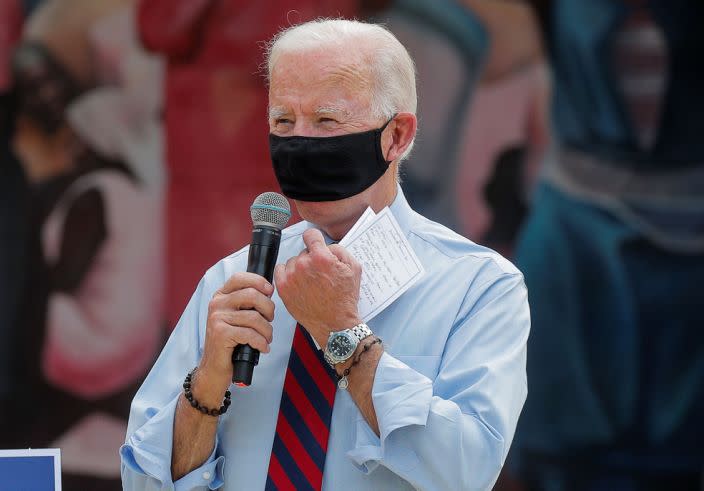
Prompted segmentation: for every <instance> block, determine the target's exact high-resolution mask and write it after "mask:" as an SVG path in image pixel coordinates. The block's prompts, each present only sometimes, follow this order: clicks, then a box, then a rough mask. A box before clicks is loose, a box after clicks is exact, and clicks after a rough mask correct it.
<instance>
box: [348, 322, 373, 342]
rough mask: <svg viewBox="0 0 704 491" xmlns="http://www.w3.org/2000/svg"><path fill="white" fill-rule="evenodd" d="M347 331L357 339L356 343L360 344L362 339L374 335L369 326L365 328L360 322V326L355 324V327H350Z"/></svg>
mask: <svg viewBox="0 0 704 491" xmlns="http://www.w3.org/2000/svg"><path fill="white" fill-rule="evenodd" d="M347 330H348V331H350V332H351V333H352V334H353V335H354V336H355V337H356V338H357V343H359V342H361V341H362V339H364V338H366V337H369V336H371V335H372V334H374V333H373V332H372V330H371V329H369V326H367V325H366V324H365V323H364V322H362V323H361V324H357V325H356V326H354V327H351V328H349V329H347Z"/></svg>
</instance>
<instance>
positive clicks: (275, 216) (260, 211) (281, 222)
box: [249, 191, 291, 230]
mask: <svg viewBox="0 0 704 491" xmlns="http://www.w3.org/2000/svg"><path fill="white" fill-rule="evenodd" d="M249 211H250V213H251V215H252V223H253V224H254V226H255V227H256V226H260V225H268V226H270V227H274V228H276V229H278V230H281V229H282V228H284V227H285V226H286V224H287V223H288V220H289V218H291V205H289V204H288V200H287V199H286V198H284V197H283V196H281V195H280V194H279V193H273V192H271V191H270V192H266V193H262V194H260V195H259V196H257V197H256V198H255V200H254V203H252V206H251V207H250V209H249Z"/></svg>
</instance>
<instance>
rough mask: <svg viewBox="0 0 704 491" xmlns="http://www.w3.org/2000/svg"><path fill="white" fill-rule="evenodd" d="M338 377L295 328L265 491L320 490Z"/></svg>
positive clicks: (317, 350)
mask: <svg viewBox="0 0 704 491" xmlns="http://www.w3.org/2000/svg"><path fill="white" fill-rule="evenodd" d="M336 379H337V376H336V374H335V372H334V371H333V370H332V369H331V368H330V365H328V364H327V362H326V361H325V359H324V358H323V353H322V351H320V350H319V349H317V348H316V347H315V345H314V344H313V340H312V339H311V337H310V335H309V334H308V333H307V332H306V330H305V329H303V328H302V327H301V325H300V324H298V325H296V333H295V335H294V336H293V346H292V348H291V355H290V357H289V361H288V368H287V370H286V380H285V381H284V390H283V393H282V394H281V407H280V408H279V419H278V421H277V422H276V435H275V436H274V446H273V448H272V449H271V459H270V460H269V473H268V476H267V480H266V490H267V491H289V490H291V491H305V490H309V491H312V490H315V491H320V489H321V487H322V484H323V469H324V466H325V454H326V453H327V450H328V436H329V434H330V418H331V416H332V406H333V403H334V402H335V389H336Z"/></svg>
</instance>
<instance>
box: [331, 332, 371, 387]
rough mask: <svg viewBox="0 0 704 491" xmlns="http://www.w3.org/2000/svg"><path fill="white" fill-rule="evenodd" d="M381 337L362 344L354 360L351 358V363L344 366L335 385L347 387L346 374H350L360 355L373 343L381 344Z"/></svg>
mask: <svg viewBox="0 0 704 491" xmlns="http://www.w3.org/2000/svg"><path fill="white" fill-rule="evenodd" d="M381 343H382V341H381V338H374V341H370V342H368V343H367V344H365V345H364V349H363V350H362V351H360V352H359V354H358V355H357V356H356V357H355V359H354V360H352V364H351V365H350V366H348V367H347V368H345V369H344V370H343V372H342V376H341V377H340V378H339V380H338V381H337V386H338V387H339V388H341V389H347V387H348V386H349V385H350V382H349V380H347V376H348V375H349V374H350V372H351V371H352V367H353V366H355V365H357V364H359V361H360V360H361V359H362V355H363V354H364V353H366V352H367V351H369V349H370V348H371V347H372V346H374V345H375V344H381Z"/></svg>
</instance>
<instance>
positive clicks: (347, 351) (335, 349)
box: [328, 332, 357, 360]
mask: <svg viewBox="0 0 704 491" xmlns="http://www.w3.org/2000/svg"><path fill="white" fill-rule="evenodd" d="M356 347H357V344H356V343H355V342H354V341H353V340H352V335H351V334H349V333H346V332H340V333H335V334H334V335H333V337H332V338H331V339H330V343H329V344H328V352H329V353H330V357H331V358H333V359H336V360H346V359H347V358H349V357H350V355H352V353H353V352H354V350H355V348H356Z"/></svg>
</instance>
